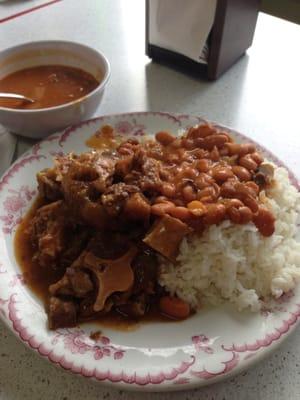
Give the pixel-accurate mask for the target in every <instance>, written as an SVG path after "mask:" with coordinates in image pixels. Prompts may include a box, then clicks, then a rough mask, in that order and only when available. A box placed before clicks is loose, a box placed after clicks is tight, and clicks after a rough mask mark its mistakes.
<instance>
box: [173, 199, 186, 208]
mask: <svg viewBox="0 0 300 400" xmlns="http://www.w3.org/2000/svg"><path fill="white" fill-rule="evenodd" d="M173 203H174V204H175V206H178V207H184V206H185V204H184V201H183V200H181V199H175V200H174V201H173Z"/></svg>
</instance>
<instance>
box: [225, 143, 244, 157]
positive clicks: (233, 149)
mask: <svg viewBox="0 0 300 400" xmlns="http://www.w3.org/2000/svg"><path fill="white" fill-rule="evenodd" d="M224 147H226V148H227V149H228V154H229V155H230V156H235V155H238V154H239V152H240V147H241V145H240V144H238V143H230V142H227V143H226V144H225V146H224Z"/></svg>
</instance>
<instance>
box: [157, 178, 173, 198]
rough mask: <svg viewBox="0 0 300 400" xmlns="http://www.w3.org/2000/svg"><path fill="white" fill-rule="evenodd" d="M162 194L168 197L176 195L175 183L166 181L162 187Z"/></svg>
mask: <svg viewBox="0 0 300 400" xmlns="http://www.w3.org/2000/svg"><path fill="white" fill-rule="evenodd" d="M160 191H161V194H162V195H163V196H166V197H174V196H175V193H176V188H175V185H174V184H173V183H166V182H164V183H163V185H162V187H161V189H160Z"/></svg>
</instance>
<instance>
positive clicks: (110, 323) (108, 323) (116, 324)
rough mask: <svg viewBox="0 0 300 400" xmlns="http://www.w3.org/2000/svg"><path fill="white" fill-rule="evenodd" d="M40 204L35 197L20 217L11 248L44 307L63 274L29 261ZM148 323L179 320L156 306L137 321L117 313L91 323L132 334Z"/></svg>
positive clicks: (32, 252) (26, 281) (25, 279)
mask: <svg viewBox="0 0 300 400" xmlns="http://www.w3.org/2000/svg"><path fill="white" fill-rule="evenodd" d="M43 204H44V202H43V200H42V199H41V198H37V200H36V201H35V202H34V204H33V206H32V207H31V209H30V210H29V211H28V213H27V214H26V215H25V217H24V218H23V220H22V222H21V223H20V225H19V226H18V228H17V231H16V235H15V239H14V248H15V255H16V259H17V263H18V265H19V266H20V268H21V270H22V273H23V276H24V281H25V283H26V285H27V286H28V287H29V288H30V289H31V290H32V292H33V293H34V294H35V295H36V296H37V297H38V298H40V299H41V300H42V302H43V303H44V305H45V307H47V300H48V298H49V294H48V287H49V286H50V285H51V284H52V283H55V282H57V281H58V280H59V279H60V278H61V277H62V276H63V274H64V271H55V270H53V269H50V268H49V269H45V268H42V267H40V266H39V264H38V263H37V262H34V261H33V260H32V257H33V254H34V249H33V248H32V243H31V240H30V236H29V234H28V228H29V225H30V221H31V219H32V218H33V216H34V214H35V213H36V210H37V209H38V208H39V207H41V206H42V205H43ZM149 322H168V323H170V322H171V323H174V322H180V321H178V320H172V319H170V318H168V317H166V316H164V315H163V314H161V313H160V312H159V310H158V307H154V306H153V307H152V309H151V310H149V312H148V313H147V314H146V315H145V316H143V318H142V320H140V321H136V320H130V319H128V317H126V318H125V317H123V316H122V315H121V314H119V313H118V312H116V311H111V312H110V313H109V314H107V315H105V316H102V317H101V320H98V321H95V320H93V323H99V325H100V326H101V327H107V328H112V329H115V330H119V331H132V330H135V329H138V328H139V327H140V326H141V324H144V323H149Z"/></svg>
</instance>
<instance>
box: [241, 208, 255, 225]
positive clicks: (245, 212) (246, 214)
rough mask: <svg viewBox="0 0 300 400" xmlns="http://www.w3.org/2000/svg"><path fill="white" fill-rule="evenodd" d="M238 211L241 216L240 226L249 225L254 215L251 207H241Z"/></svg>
mask: <svg viewBox="0 0 300 400" xmlns="http://www.w3.org/2000/svg"><path fill="white" fill-rule="evenodd" d="M238 211H239V214H240V222H239V223H240V224H248V223H249V222H250V221H251V220H252V217H253V214H252V211H251V210H250V208H249V207H240V208H239V209H238Z"/></svg>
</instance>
